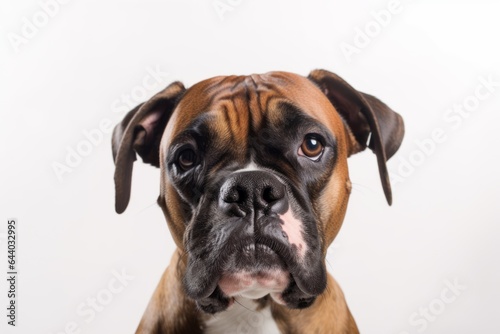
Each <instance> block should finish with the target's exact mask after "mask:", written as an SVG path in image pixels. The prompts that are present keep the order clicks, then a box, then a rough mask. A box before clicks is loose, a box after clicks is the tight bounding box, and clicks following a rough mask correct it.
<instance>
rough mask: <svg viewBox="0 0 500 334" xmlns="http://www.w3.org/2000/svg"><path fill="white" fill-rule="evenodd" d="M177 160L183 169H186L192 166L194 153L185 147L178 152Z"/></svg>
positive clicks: (194, 158)
mask: <svg viewBox="0 0 500 334" xmlns="http://www.w3.org/2000/svg"><path fill="white" fill-rule="evenodd" d="M178 162H179V166H180V167H181V168H182V169H183V170H188V169H190V168H192V167H193V166H194V164H195V162H196V154H195V153H194V151H193V150H192V149H186V150H184V151H182V152H181V153H180V154H179V158H178Z"/></svg>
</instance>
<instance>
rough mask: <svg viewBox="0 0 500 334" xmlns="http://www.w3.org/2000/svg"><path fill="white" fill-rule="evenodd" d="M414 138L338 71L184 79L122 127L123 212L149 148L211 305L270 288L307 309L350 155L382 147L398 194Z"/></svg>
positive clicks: (193, 292)
mask: <svg viewBox="0 0 500 334" xmlns="http://www.w3.org/2000/svg"><path fill="white" fill-rule="evenodd" d="M370 134H371V140H370V143H369V144H368V143H367V141H368V137H370ZM402 137H403V122H402V119H401V117H400V116H399V115H398V114H396V113H395V112H394V111H392V110H390V109H389V108H388V107H387V106H386V105H385V104H383V103H382V102H380V101H379V100H377V99H376V98H374V97H372V96H370V95H367V94H363V93H360V92H358V91H356V90H355V89H353V88H352V87H351V86H349V85H348V84H347V83H346V82H345V81H343V80H342V79H341V78H339V77H338V76H336V75H335V74H333V73H330V72H326V71H314V72H312V73H311V74H310V75H309V77H308V78H305V77H302V76H298V75H294V74H291V73H284V72H272V73H268V74H264V75H251V76H232V77H216V78H212V79H208V80H205V81H202V82H200V83H198V84H196V85H194V86H193V87H191V88H190V89H188V90H185V89H184V87H183V86H182V84H180V83H173V84H171V85H170V86H169V87H167V88H166V89H165V90H164V91H162V92H160V93H159V94H158V95H156V96H155V97H153V98H152V99H151V100H150V101H148V102H146V103H144V104H143V105H140V106H138V107H137V108H136V109H134V110H132V111H131V112H130V113H129V114H128V115H127V116H126V117H125V119H124V120H123V122H122V123H121V124H119V125H118V126H117V127H116V128H115V131H114V134H113V153H114V157H115V163H116V166H117V167H116V173H115V182H116V188H117V189H116V190H117V202H116V203H117V206H116V209H117V211H118V212H122V211H123V210H124V209H125V207H126V205H127V204H128V200H129V196H130V178H131V173H132V163H133V161H134V160H135V155H136V153H138V154H139V155H140V156H141V157H142V158H143V160H144V161H145V162H147V163H151V164H153V165H155V166H157V167H160V170H161V192H160V196H159V199H158V202H159V204H160V206H161V207H162V209H163V211H164V213H165V216H166V218H167V222H168V224H169V228H170V230H171V232H172V235H173V237H174V240H175V241H176V243H177V246H178V247H179V248H180V249H182V250H183V251H184V253H185V254H186V255H185V258H184V260H185V261H186V272H185V273H184V287H185V290H186V293H187V295H188V296H190V297H191V298H193V299H194V300H196V302H197V304H198V306H199V307H200V308H201V309H202V310H204V311H206V312H209V313H215V312H219V311H222V310H224V309H225V308H227V307H228V306H229V304H230V303H231V302H232V300H233V299H232V297H233V296H236V295H242V296H244V297H248V298H251V299H258V298H262V297H264V296H266V295H268V294H269V295H270V296H271V298H273V299H274V300H275V301H276V302H277V303H280V304H284V305H286V306H288V307H290V308H304V307H307V306H309V305H311V304H312V303H313V302H314V300H315V298H316V297H317V296H318V295H319V294H321V293H322V292H323V291H324V289H325V288H326V268H325V255H326V250H327V247H328V245H329V244H330V243H331V242H332V241H333V239H334V238H335V236H336V234H337V233H338V231H339V229H340V226H341V224H342V220H343V218H344V215H345V211H346V207H347V202H348V198H349V193H350V189H351V184H350V181H349V175H348V170H347V157H348V156H349V155H351V154H353V153H356V152H358V151H361V150H363V149H365V148H366V147H367V146H369V147H370V148H372V150H373V151H374V152H375V153H376V155H377V159H378V162H379V170H380V174H381V178H382V184H383V186H384V191H385V194H386V196H387V199H388V201H389V202H390V201H391V193H390V185H389V181H388V176H387V170H386V167H385V161H386V160H387V158H388V157H390V156H392V154H394V152H395V151H396V150H397V149H398V147H399V145H400V143H401V140H402Z"/></svg>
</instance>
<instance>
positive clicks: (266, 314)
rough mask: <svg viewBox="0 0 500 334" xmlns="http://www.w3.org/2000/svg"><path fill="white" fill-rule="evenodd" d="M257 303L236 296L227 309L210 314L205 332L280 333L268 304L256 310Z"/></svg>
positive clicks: (213, 333) (222, 333) (226, 333)
mask: <svg viewBox="0 0 500 334" xmlns="http://www.w3.org/2000/svg"><path fill="white" fill-rule="evenodd" d="M256 308H257V303H255V302H254V301H253V300H251V299H247V298H242V297H236V301H235V303H234V304H233V305H232V306H231V307H230V308H229V309H228V310H226V311H224V312H220V313H217V314H215V315H213V316H208V317H207V321H206V323H205V324H206V330H205V333H208V334H247V333H252V334H279V330H278V326H277V325H276V322H275V321H274V319H273V317H272V315H271V310H270V309H269V307H268V306H266V307H265V308H264V309H261V310H259V311H256Z"/></svg>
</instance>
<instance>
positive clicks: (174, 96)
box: [111, 82, 186, 213]
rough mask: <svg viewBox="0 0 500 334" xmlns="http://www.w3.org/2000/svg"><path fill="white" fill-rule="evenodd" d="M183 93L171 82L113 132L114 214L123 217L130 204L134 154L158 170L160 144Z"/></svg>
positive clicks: (139, 106)
mask: <svg viewBox="0 0 500 334" xmlns="http://www.w3.org/2000/svg"><path fill="white" fill-rule="evenodd" d="M185 90H186V89H185V88H184V86H183V84H182V83H180V82H174V83H172V84H170V85H169V86H168V87H166V88H165V89H164V90H162V91H161V92H159V93H158V94H156V95H155V96H153V97H152V98H151V99H150V100H149V101H147V102H144V103H142V104H140V105H138V106H137V107H135V108H134V109H132V110H131V111H129V112H128V114H127V115H126V116H125V118H124V119H123V121H122V122H121V123H119V124H118V125H116V126H115V128H114V130H113V138H112V143H111V144H112V149H113V160H114V162H115V210H116V212H117V213H122V212H123V211H125V209H126V208H127V205H128V202H129V200H130V187H131V182H132V168H133V163H134V161H135V160H136V153H137V154H139V156H140V157H141V158H142V160H143V161H144V162H145V163H149V164H151V165H153V166H156V167H159V166H160V160H159V149H160V141H161V137H162V135H163V131H164V130H165V127H166V124H167V122H168V120H169V118H170V116H171V115H172V112H173V111H174V109H175V106H176V104H177V101H178V99H179V97H180V96H181V95H182V93H183V92H184V91H185Z"/></svg>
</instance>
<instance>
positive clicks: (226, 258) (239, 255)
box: [184, 240, 326, 313]
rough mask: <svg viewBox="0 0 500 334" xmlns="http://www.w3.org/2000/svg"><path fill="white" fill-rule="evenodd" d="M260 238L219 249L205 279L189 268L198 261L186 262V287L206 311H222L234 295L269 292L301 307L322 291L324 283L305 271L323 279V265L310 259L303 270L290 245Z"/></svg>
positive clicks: (255, 295)
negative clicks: (259, 239)
mask: <svg viewBox="0 0 500 334" xmlns="http://www.w3.org/2000/svg"><path fill="white" fill-rule="evenodd" d="M263 241H265V243H264V242H255V241H252V242H246V243H245V242H241V241H240V244H242V245H243V246H239V247H237V248H235V247H229V248H232V249H233V251H232V252H229V251H225V252H220V253H219V254H218V256H217V264H215V263H214V264H213V265H207V266H204V268H205V270H207V271H206V272H205V274H206V275H203V276H204V278H205V280H204V281H200V280H199V279H198V280H196V278H199V276H198V277H195V276H193V272H192V271H191V272H190V270H192V269H195V270H196V268H197V269H198V270H199V269H201V267H200V263H192V264H191V265H188V273H187V275H186V277H185V279H184V283H185V287H186V288H187V292H188V295H190V296H191V298H193V299H195V301H196V303H197V305H198V307H199V308H200V309H201V310H203V311H205V312H207V313H217V312H221V311H224V310H225V309H227V308H228V307H229V306H230V305H232V303H233V302H234V298H235V297H237V296H242V297H245V298H248V299H260V298H264V297H266V296H270V297H271V298H272V299H273V300H274V301H275V302H276V303H278V304H281V305H285V306H287V307H289V308H299V309H300V308H305V307H308V306H310V305H311V304H312V303H313V302H314V300H315V299H316V296H317V295H319V294H320V293H322V292H323V290H324V288H325V286H324V285H323V283H319V284H318V283H317V282H318V280H317V279H309V278H308V274H309V275H310V274H313V275H314V276H317V277H318V278H319V282H322V277H323V276H326V273H325V272H324V271H323V266H322V265H319V267H318V266H317V265H316V266H315V265H313V264H312V263H311V265H310V266H309V268H307V270H304V269H303V268H302V266H299V265H298V264H297V263H296V262H295V261H294V260H293V258H292V251H291V250H290V248H289V247H284V246H283V245H280V244H279V242H276V241H275V240H263ZM314 262H316V264H317V263H320V262H321V261H318V259H316V261H314ZM315 267H316V268H315ZM318 268H319V269H318ZM198 274H199V272H198ZM209 278H211V279H209ZM192 279H194V281H193V280H192ZM194 284H197V286H196V290H197V292H199V294H197V295H193V294H192V293H190V290H189V288H190V287H194ZM203 284H204V285H203ZM325 284H326V277H325ZM200 287H202V288H203V290H201V289H199V288H200Z"/></svg>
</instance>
